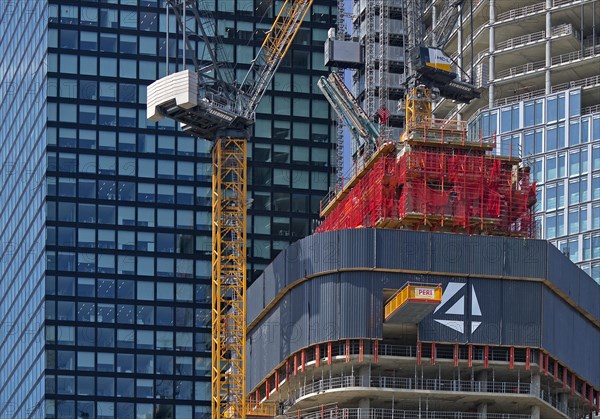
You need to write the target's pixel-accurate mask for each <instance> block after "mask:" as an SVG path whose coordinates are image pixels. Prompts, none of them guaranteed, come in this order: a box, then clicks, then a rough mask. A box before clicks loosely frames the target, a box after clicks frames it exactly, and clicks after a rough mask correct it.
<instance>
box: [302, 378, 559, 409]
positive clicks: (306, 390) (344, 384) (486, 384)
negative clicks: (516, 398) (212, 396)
mask: <svg viewBox="0 0 600 419" xmlns="http://www.w3.org/2000/svg"><path fill="white" fill-rule="evenodd" d="M353 387H359V388H376V389H381V388H385V389H396V390H427V391H447V392H467V393H493V394H513V395H531V396H533V397H537V398H539V399H542V400H544V401H545V402H547V403H548V404H550V405H551V406H552V407H554V408H555V409H557V410H559V411H561V412H563V413H565V414H568V413H569V411H568V406H567V405H566V404H565V403H563V402H561V401H560V393H559V392H554V393H551V392H549V391H546V390H544V389H541V388H540V387H538V386H535V385H533V384H531V383H520V382H510V381H509V382H505V381H503V382H499V381H476V380H468V381H462V380H440V379H416V378H412V377H410V378H408V377H385V376H376V377H373V376H371V377H369V376H346V377H331V378H324V379H322V380H317V381H313V382H312V383H309V384H306V385H304V386H302V387H300V388H298V389H297V390H296V392H295V395H294V396H295V397H294V402H295V400H298V399H300V398H303V397H306V396H311V395H315V394H319V393H322V392H324V391H328V390H342V389H345V390H347V389H350V388H353Z"/></svg>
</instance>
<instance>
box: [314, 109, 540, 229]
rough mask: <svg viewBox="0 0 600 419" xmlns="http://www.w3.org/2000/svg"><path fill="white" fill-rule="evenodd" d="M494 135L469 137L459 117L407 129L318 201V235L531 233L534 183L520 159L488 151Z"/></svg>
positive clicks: (422, 123) (427, 122)
mask: <svg viewBox="0 0 600 419" xmlns="http://www.w3.org/2000/svg"><path fill="white" fill-rule="evenodd" d="M494 146H495V139H493V138H491V139H488V140H486V141H483V140H479V141H468V140H467V135H466V126H465V124H464V123H462V122H461V121H444V120H428V121H426V122H425V121H424V122H420V123H414V124H411V126H409V128H408V130H407V132H406V134H405V136H404V138H403V142H402V143H401V144H400V145H398V144H396V143H394V142H389V143H386V144H383V145H382V146H381V147H380V148H379V149H378V151H377V152H376V153H375V155H374V156H373V157H372V158H371V160H370V161H369V162H368V163H367V164H366V166H365V168H364V169H363V170H361V171H359V172H358V173H357V174H356V175H355V176H354V177H353V178H352V179H351V180H350V181H349V182H348V183H347V184H346V185H345V186H344V188H343V189H342V190H341V192H338V193H335V192H333V193H332V194H331V195H330V196H329V197H328V199H326V200H325V201H324V202H323V207H322V215H323V216H326V218H325V221H324V222H323V223H322V224H321V225H320V226H319V227H318V228H317V232H324V231H331V230H338V229H342V228H355V227H361V226H362V227H384V228H413V229H416V230H423V229H425V230H432V231H452V232H465V233H479V234H492V235H503V236H519V237H532V235H533V223H532V219H533V218H532V215H533V214H532V212H533V204H534V203H535V184H532V183H531V182H530V180H529V169H528V168H526V167H520V166H519V159H516V158H510V157H502V156H495V155H490V154H489V153H487V152H488V151H489V150H491V149H493V148H494Z"/></svg>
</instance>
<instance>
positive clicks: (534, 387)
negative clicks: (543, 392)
mask: <svg viewBox="0 0 600 419" xmlns="http://www.w3.org/2000/svg"><path fill="white" fill-rule="evenodd" d="M541 382H542V380H541V377H540V375H539V374H537V373H534V374H532V375H531V388H530V390H529V392H530V393H531V394H532V395H534V396H536V397H539V395H540V389H541Z"/></svg>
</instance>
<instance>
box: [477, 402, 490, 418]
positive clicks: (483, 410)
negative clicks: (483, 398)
mask: <svg viewBox="0 0 600 419" xmlns="http://www.w3.org/2000/svg"><path fill="white" fill-rule="evenodd" d="M487 410H488V409H487V403H481V404H480V405H478V406H477V415H478V416H477V417H478V418H479V419H486V418H487Z"/></svg>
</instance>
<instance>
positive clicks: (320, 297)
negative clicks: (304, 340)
mask: <svg viewBox="0 0 600 419" xmlns="http://www.w3.org/2000/svg"><path fill="white" fill-rule="evenodd" d="M307 285H308V295H309V299H308V304H309V312H310V319H309V331H310V336H309V343H310V344H314V343H318V342H327V341H333V340H338V339H339V333H338V332H339V331H338V330H337V325H338V324H339V318H340V317H339V316H340V305H339V304H338V302H339V301H340V296H339V287H340V283H339V274H332V275H326V276H324V277H322V278H319V279H318V280H317V281H310V282H309V283H308V284H307Z"/></svg>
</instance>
